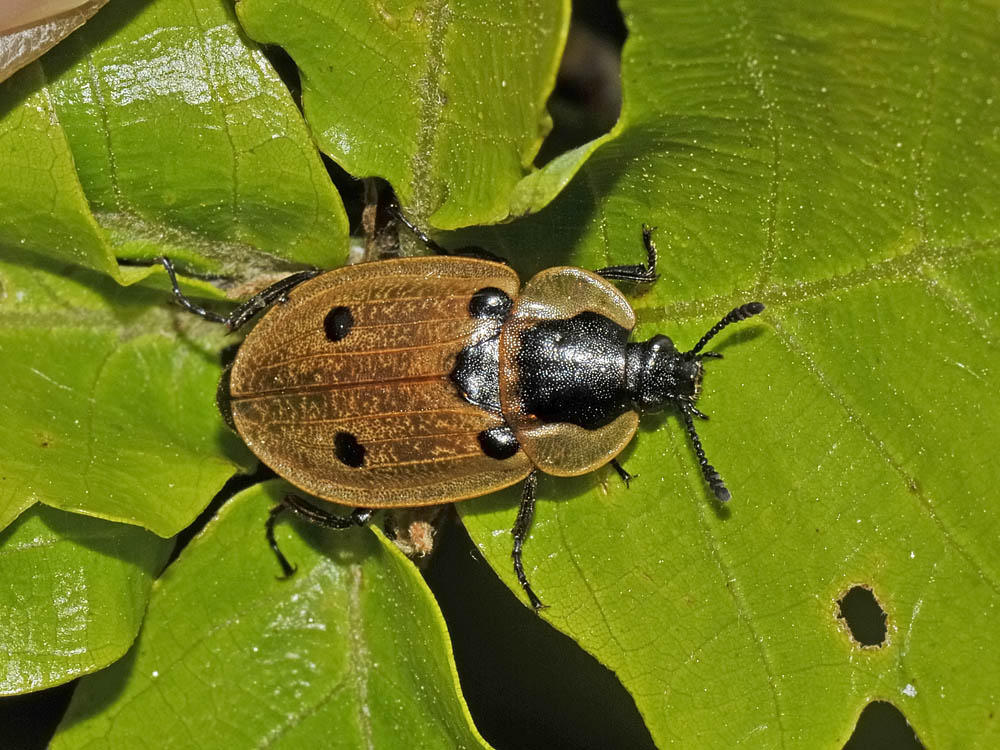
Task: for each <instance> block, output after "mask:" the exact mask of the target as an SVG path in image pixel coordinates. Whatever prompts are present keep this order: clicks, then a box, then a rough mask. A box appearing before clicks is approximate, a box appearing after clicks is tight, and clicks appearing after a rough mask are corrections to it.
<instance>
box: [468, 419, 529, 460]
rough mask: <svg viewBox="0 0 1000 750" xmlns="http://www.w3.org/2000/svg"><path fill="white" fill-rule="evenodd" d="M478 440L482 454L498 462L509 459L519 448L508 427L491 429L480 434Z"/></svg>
mask: <svg viewBox="0 0 1000 750" xmlns="http://www.w3.org/2000/svg"><path fill="white" fill-rule="evenodd" d="M478 438H479V447H481V448H482V449H483V453H485V454H486V455H487V456H489V457H490V458H495V459H497V460H498V461H503V460H504V459H505V458H510V457H511V456H513V455H514V454H515V453H517V450H518V448H520V447H521V446H520V445H519V444H518V442H517V438H516V437H514V433H513V431H512V430H511V429H510V428H509V427H491V428H490V429H488V430H483V431H482V432H480V433H479V435H478Z"/></svg>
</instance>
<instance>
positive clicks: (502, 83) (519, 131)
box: [237, 0, 588, 228]
mask: <svg viewBox="0 0 1000 750" xmlns="http://www.w3.org/2000/svg"><path fill="white" fill-rule="evenodd" d="M237 10H238V13H239V17H240V20H241V21H242V22H243V25H244V27H245V28H246V29H247V32H248V33H249V34H250V35H251V36H253V37H254V38H255V39H257V40H258V41H261V42H264V43H267V44H279V45H281V46H282V47H284V48H285V49H286V50H287V51H288V53H289V54H290V55H291V56H292V58H293V59H294V60H295V62H296V64H297V65H298V67H299V70H300V73H301V78H302V102H303V105H304V108H305V113H306V117H307V119H308V120H309V123H310V125H311V127H312V131H313V136H314V137H315V138H316V141H317V143H319V145H320V148H322V149H323V151H325V152H326V153H327V154H329V155H330V156H331V158H333V159H334V160H335V161H336V162H337V163H338V164H340V165H341V166H342V167H344V169H346V170H347V171H348V172H350V173H351V174H353V175H357V176H370V175H378V176H380V177H384V178H385V179H387V180H388V181H389V182H390V183H391V184H392V186H393V187H394V189H395V190H396V192H397V194H398V195H399V197H400V200H401V201H402V203H403V204H404V205H405V206H406V207H407V209H408V211H410V212H411V213H412V214H413V215H414V216H416V217H419V218H420V219H421V220H424V219H426V220H427V221H428V222H429V223H430V224H433V225H434V226H438V227H442V228H454V227H461V226H468V225H470V224H488V223H493V222H496V221H500V220H502V219H505V218H507V217H508V215H510V214H511V213H512V212H517V213H523V212H527V211H528V210H537V209H538V208H540V207H541V206H543V205H544V204H545V203H546V202H548V200H549V199H551V197H552V196H553V195H554V194H555V193H556V192H557V190H558V188H559V187H561V185H562V184H564V183H565V181H566V180H567V179H568V178H569V176H570V175H571V174H572V173H573V172H574V171H575V169H576V168H577V167H578V166H579V164H580V163H581V162H582V161H583V159H585V158H586V155H587V153H588V151H587V150H586V149H581V150H580V151H579V152H578V153H576V154H575V155H572V156H570V157H567V158H564V159H563V160H561V161H560V162H559V163H558V164H556V165H554V166H553V168H552V170H550V172H555V173H558V175H557V176H556V177H553V176H552V175H551V174H550V172H547V173H546V174H547V175H548V179H542V177H541V175H539V174H537V173H534V172H533V171H532V166H531V165H532V161H533V160H534V157H535V154H537V153H538V148H539V146H540V145H541V142H542V139H543V138H544V136H545V135H546V134H547V133H548V131H549V128H550V127H551V123H550V120H549V117H548V115H547V113H546V112H545V106H544V105H545V100H546V99H547V98H548V95H549V93H550V91H551V90H552V86H553V85H554V82H555V74H556V69H557V66H558V62H559V56H560V54H561V52H562V48H563V45H564V43H565V37H566V31H567V28H568V23H569V3H568V2H566V1H565V0H547V1H546V2H540V3H530V4H527V3H521V2H509V1H508V2H503V3H476V2H467V3H459V4H457V5H456V4H450V3H444V2H431V3H418V2H414V1H413V0H393V2H388V3H380V4H373V5H368V4H364V3H348V4H335V5H331V4H329V3H327V2H324V0H297V2H294V3H288V2H275V1H274V0H240V2H239V3H238V5H237ZM526 176H527V180H528V184H526V185H523V186H519V182H520V181H521V180H522V178H525V177H526Z"/></svg>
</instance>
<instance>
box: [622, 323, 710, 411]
mask: <svg viewBox="0 0 1000 750" xmlns="http://www.w3.org/2000/svg"><path fill="white" fill-rule="evenodd" d="M635 347H636V348H635V349H634V350H633V351H632V352H631V355H632V356H631V357H629V365H630V367H629V371H630V372H629V374H630V375H631V376H632V377H631V378H630V384H631V386H632V387H631V397H632V404H633V406H634V407H635V409H636V411H639V412H657V411H660V410H662V409H663V408H664V407H667V406H673V407H676V408H678V409H680V410H681V411H684V410H685V409H687V408H692V407H693V406H694V402H695V400H696V399H697V398H698V394H699V393H700V392H701V378H702V375H703V373H704V368H703V367H702V363H701V360H702V358H703V357H704V355H698V354H692V353H691V352H679V351H677V347H676V346H675V345H674V342H673V341H672V340H671V339H670V337H669V336H663V335H659V336H653V338H651V339H649V341H643V342H642V343H639V344H636V345H635ZM709 356H711V352H710V353H709Z"/></svg>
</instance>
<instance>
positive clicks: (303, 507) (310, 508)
mask: <svg viewBox="0 0 1000 750" xmlns="http://www.w3.org/2000/svg"><path fill="white" fill-rule="evenodd" d="M285 511H290V512H291V513H293V514H294V515H296V516H298V517H299V518H302V519H304V520H306V521H308V522H309V523H312V524H315V525H317V526H322V527H323V528H325V529H349V528H351V527H352V526H364V525H365V524H367V523H368V521H370V520H371V517H372V516H373V515H374V514H375V511H374V510H373V509H371V508H355V509H354V510H353V511H351V515H349V516H338V515H336V514H334V513H330V512H328V511H326V510H323V509H322V508H320V507H318V506H316V505H313V504H312V503H310V502H309V501H307V500H304V499H303V498H301V497H299V496H298V495H285V497H284V499H283V500H282V501H281V502H280V503H278V504H277V505H275V506H274V507H273V508H271V512H270V514H268V516H267V522H266V523H265V536H266V537H267V543H268V544H269V545H271V550H272V551H273V552H274V556H275V557H277V558H278V564H279V565H280V566H281V573H282V575H281V577H282V578H288V577H290V576H291V575H293V574H294V573H295V570H296V568H295V566H294V565H292V564H291V563H289V562H288V558H287V557H285V554H284V553H283V552H282V551H281V549H280V548H279V547H278V540H277V539H275V538H274V525H275V524H276V523H277V522H278V519H279V517H280V516H281V514H282V513H284V512H285Z"/></svg>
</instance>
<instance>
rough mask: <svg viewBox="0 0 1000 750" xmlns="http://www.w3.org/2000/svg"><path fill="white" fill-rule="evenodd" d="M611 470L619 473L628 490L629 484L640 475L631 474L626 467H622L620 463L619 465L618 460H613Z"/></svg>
mask: <svg viewBox="0 0 1000 750" xmlns="http://www.w3.org/2000/svg"><path fill="white" fill-rule="evenodd" d="M611 468H612V469H614V470H615V471H617V472H618V476H620V477H621V478H622V481H623V482H625V487H626V488H628V486H629V482H631V481H632V480H633V479H635V478H636V477H637V476H639V475H638V474H631V473H629V472H627V471H625V467H624V466H622V465H621V464H620V463H618V459H617V458H612V459H611Z"/></svg>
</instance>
